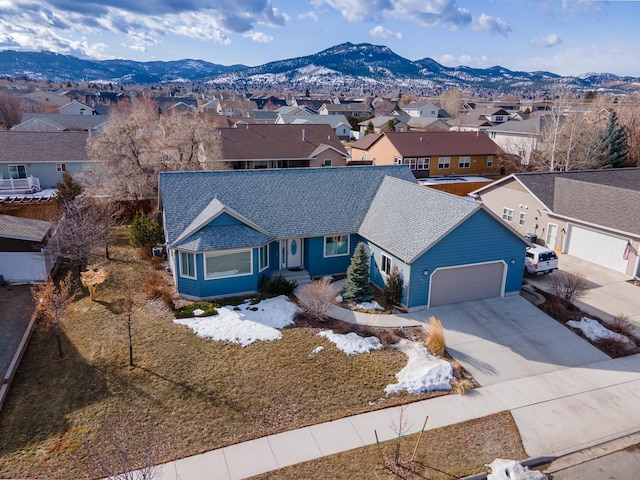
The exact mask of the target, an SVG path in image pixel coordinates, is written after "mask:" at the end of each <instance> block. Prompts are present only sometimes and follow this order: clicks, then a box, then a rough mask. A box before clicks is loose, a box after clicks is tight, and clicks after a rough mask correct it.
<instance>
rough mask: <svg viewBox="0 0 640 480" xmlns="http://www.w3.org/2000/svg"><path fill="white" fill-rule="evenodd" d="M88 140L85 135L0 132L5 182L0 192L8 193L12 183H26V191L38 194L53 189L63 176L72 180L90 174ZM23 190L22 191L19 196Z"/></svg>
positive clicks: (1, 175)
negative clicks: (67, 174) (77, 176)
mask: <svg viewBox="0 0 640 480" xmlns="http://www.w3.org/2000/svg"><path fill="white" fill-rule="evenodd" d="M88 138H89V133H88V132H75V131H71V132H20V131H13V130H9V131H4V132H3V131H0V179H4V180H0V191H2V190H7V191H8V186H9V184H11V183H12V182H11V181H12V180H18V182H17V183H18V184H21V185H22V184H26V183H29V186H28V189H29V190H31V189H32V188H33V191H39V190H40V189H43V188H53V187H55V185H56V183H58V182H59V181H60V180H61V179H62V172H65V171H67V172H69V173H70V174H71V175H72V176H76V175H79V174H88V173H90V172H92V171H93V162H91V161H90V160H89V157H88V154H87V139H88ZM14 183H15V182H14ZM5 184H6V185H5ZM5 187H7V188H6V189H5ZM24 190H25V189H24V188H22V187H21V190H20V193H25V192H24Z"/></svg>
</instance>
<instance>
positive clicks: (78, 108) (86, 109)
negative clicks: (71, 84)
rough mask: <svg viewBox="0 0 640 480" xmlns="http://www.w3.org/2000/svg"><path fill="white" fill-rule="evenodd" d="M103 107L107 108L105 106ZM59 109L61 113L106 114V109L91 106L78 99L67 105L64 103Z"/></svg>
mask: <svg viewBox="0 0 640 480" xmlns="http://www.w3.org/2000/svg"><path fill="white" fill-rule="evenodd" d="M103 108H105V107H104V106H103ZM58 111H59V112H60V114H61V115H101V114H104V110H100V109H98V108H96V107H90V106H88V105H85V104H84V103H82V102H79V101H78V100H73V101H71V102H69V103H67V104H65V105H62V106H61V107H60V108H59V109H58Z"/></svg>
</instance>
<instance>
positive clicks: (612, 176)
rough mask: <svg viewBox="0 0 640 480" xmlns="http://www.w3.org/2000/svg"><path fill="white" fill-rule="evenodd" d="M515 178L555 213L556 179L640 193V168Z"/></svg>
mask: <svg viewBox="0 0 640 480" xmlns="http://www.w3.org/2000/svg"><path fill="white" fill-rule="evenodd" d="M514 177H516V178H517V179H518V180H519V181H520V182H521V183H522V184H523V185H524V186H525V187H527V188H528V189H529V190H530V191H531V193H533V194H534V195H535V196H536V197H538V199H539V200H540V201H541V202H542V203H544V204H545V205H546V206H547V207H548V208H549V209H551V211H555V206H554V203H555V202H554V197H555V192H556V184H555V179H556V178H568V179H571V180H576V181H579V182H585V183H591V184H594V185H608V186H611V187H619V188H622V189H626V190H634V191H640V168H616V169H603V170H576V171H570V172H534V173H516V174H514ZM596 198H597V197H596ZM591 201H592V202H593V201H595V199H591ZM611 213H614V212H611Z"/></svg>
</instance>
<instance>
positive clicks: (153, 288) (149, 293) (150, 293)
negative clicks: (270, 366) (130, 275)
mask: <svg viewBox="0 0 640 480" xmlns="http://www.w3.org/2000/svg"><path fill="white" fill-rule="evenodd" d="M142 292H143V293H144V296H145V297H146V298H148V299H150V300H153V299H155V298H160V299H162V301H163V302H164V303H165V304H166V305H168V306H170V307H172V308H173V288H171V286H170V285H169V284H168V283H167V280H166V278H165V276H164V275H163V274H162V272H160V271H158V270H153V271H151V272H149V274H148V275H147V277H146V279H145V281H144V284H143V285H142Z"/></svg>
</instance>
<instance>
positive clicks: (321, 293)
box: [298, 279, 336, 320]
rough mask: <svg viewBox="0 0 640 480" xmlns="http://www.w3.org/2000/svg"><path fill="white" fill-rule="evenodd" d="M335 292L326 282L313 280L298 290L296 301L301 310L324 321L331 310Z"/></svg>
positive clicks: (329, 283)
mask: <svg viewBox="0 0 640 480" xmlns="http://www.w3.org/2000/svg"><path fill="white" fill-rule="evenodd" d="M335 299H336V291H335V289H334V288H333V286H332V285H331V282H328V281H327V280H324V279H321V280H314V281H313V282H311V283H308V284H307V285H304V286H303V287H302V288H300V292H299V293H298V301H299V302H300V306H301V307H302V309H303V310H304V311H305V312H306V313H308V314H309V315H311V316H312V317H314V318H315V319H317V320H325V319H326V318H327V317H328V316H329V312H330V311H331V309H332V308H333V305H334V301H335Z"/></svg>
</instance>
